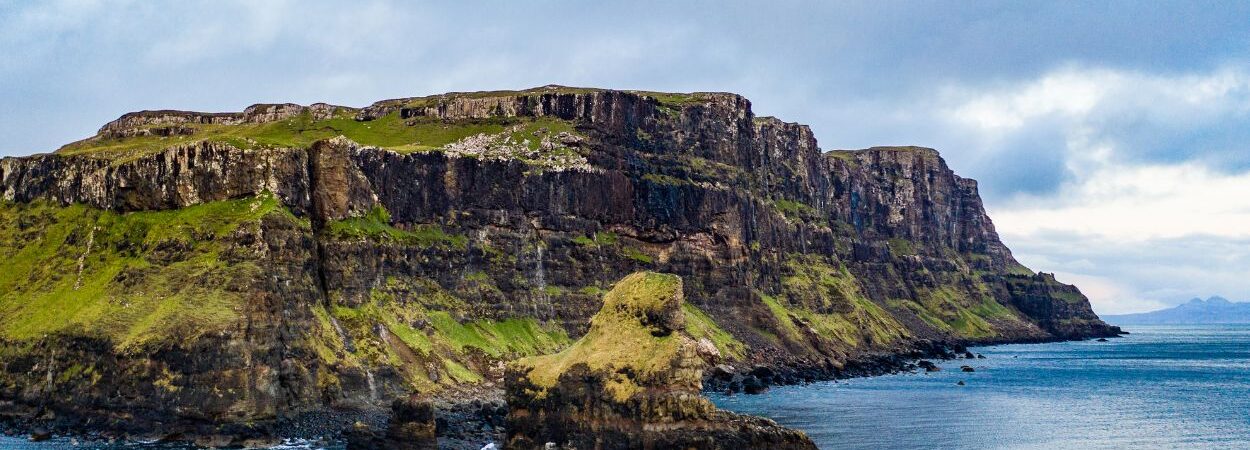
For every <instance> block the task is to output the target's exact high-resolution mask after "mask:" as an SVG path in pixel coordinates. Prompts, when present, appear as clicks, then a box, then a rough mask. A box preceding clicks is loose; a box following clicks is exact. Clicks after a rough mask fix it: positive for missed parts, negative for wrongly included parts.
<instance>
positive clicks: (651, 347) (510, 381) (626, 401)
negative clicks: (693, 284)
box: [506, 272, 815, 449]
mask: <svg viewBox="0 0 1250 450" xmlns="http://www.w3.org/2000/svg"><path fill="white" fill-rule="evenodd" d="M686 311H687V309H686V308H683V297H682V281H681V278H680V277H678V276H676V275H670V274H661V273H654V272H638V273H634V274H631V275H629V276H627V277H625V278H624V279H622V280H621V281H620V282H618V283H617V284H616V285H615V286H614V287H613V288H612V290H611V291H608V293H607V294H605V295H604V296H603V306H602V308H601V309H600V310H599V313H598V314H596V315H595V316H594V318H593V319H591V325H590V331H589V332H587V333H586V335H585V336H583V337H582V338H581V339H579V340H577V342H574V343H573V344H572V345H571V346H570V347H569V348H568V349H566V350H564V351H562V352H560V353H556V354H553V355H546V356H538V357H532V358H525V359H522V360H519V361H517V362H515V363H513V364H512V365H510V367H509V368H508V373H507V377H506V384H507V394H508V403H509V405H510V407H511V411H510V412H509V415H508V446H509V447H511V448H541V447H544V446H546V445H547V444H548V443H555V444H556V445H557V446H560V447H564V448H604V449H612V448H707V449H711V448H815V446H814V445H813V444H812V443H811V441H809V440H808V439H807V436H805V435H804V434H803V433H801V432H798V431H793V430H789V429H786V428H783V427H781V426H779V425H777V424H776V423H773V422H772V421H769V420H766V419H760V418H754V417H746V416H739V415H736V414H733V413H729V412H726V411H721V410H718V409H716V407H715V406H714V405H713V404H712V403H711V402H710V401H708V400H707V399H706V398H703V397H701V396H700V395H699V392H700V390H701V388H702V384H701V379H702V375H703V369H704V368H705V367H706V366H707V365H708V362H709V361H708V359H709V356H711V355H713V354H715V351H714V348H713V351H712V352H709V351H700V347H707V346H709V345H711V344H710V342H709V341H707V340H703V341H702V342H701V341H700V340H697V339H696V338H695V337H693V336H691V335H690V334H689V333H688V332H687V331H686V328H685V323H686V320H687V317H686V315H687V314H688V313H687V312H686ZM701 343H702V344H705V345H700V344H701Z"/></svg>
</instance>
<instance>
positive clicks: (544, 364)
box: [519, 272, 690, 402]
mask: <svg viewBox="0 0 1250 450" xmlns="http://www.w3.org/2000/svg"><path fill="white" fill-rule="evenodd" d="M681 289H682V284H681V278H679V277H677V276H676V275H669V274H660V273H654V272H639V273H635V274H632V275H629V276H627V277H625V278H624V279H622V280H621V281H619V282H617V283H616V286H614V287H613V288H612V290H611V291H608V293H607V294H605V295H604V297H603V307H602V309H600V310H599V313H598V314H595V317H594V318H592V319H591V322H590V331H588V332H587V333H586V335H585V336H583V337H582V338H581V339H578V340H577V342H574V343H573V345H571V346H569V347H568V348H566V349H564V350H563V351H561V352H560V353H556V354H552V355H546V356H538V357H532V358H526V359H523V360H521V361H520V362H519V363H520V364H522V365H524V366H527V367H530V368H531V369H530V372H529V379H530V381H532V382H533V383H534V384H535V385H537V386H539V387H540V388H550V387H553V386H555V384H556V382H557V381H558V380H559V377H560V375H561V374H563V373H564V372H565V371H566V370H568V369H569V368H570V367H572V366H574V365H577V364H585V365H586V366H587V367H588V368H589V369H590V370H591V371H595V372H600V373H608V374H611V378H610V379H608V380H607V382H606V386H605V387H606V389H607V391H608V393H609V394H611V395H612V397H613V398H614V399H615V400H617V401H619V402H624V401H626V400H628V399H629V398H630V397H632V396H633V395H634V393H636V392H638V391H639V390H641V389H642V387H641V385H640V383H644V382H645V381H646V380H653V379H656V378H658V377H666V376H667V375H668V374H669V373H670V371H671V369H672V362H673V361H674V359H675V358H677V357H679V352H680V350H681V347H682V345H683V344H684V343H689V342H690V341H689V338H688V337H686V336H684V335H682V334H680V333H669V334H663V335H658V336H657V335H655V334H654V333H653V331H654V330H653V327H651V326H648V325H646V323H645V322H643V321H642V319H643V318H647V317H660V316H664V315H665V314H666V311H669V310H671V309H672V308H678V307H679V305H675V304H673V303H674V302H677V303H680V302H681V301H682V300H681V298H682V297H681Z"/></svg>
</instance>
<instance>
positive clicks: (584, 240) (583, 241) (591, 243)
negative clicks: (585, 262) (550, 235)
mask: <svg viewBox="0 0 1250 450" xmlns="http://www.w3.org/2000/svg"><path fill="white" fill-rule="evenodd" d="M572 241H573V243H574V244H577V245H580V246H582V247H597V246H599V244H597V243H595V240H594V239H591V238H589V237H586V236H578V237H575V238H573V239H572Z"/></svg>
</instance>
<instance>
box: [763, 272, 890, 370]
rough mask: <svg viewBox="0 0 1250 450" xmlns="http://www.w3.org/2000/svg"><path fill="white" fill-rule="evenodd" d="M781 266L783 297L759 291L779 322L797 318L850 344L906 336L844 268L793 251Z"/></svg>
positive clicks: (822, 332)
mask: <svg viewBox="0 0 1250 450" xmlns="http://www.w3.org/2000/svg"><path fill="white" fill-rule="evenodd" d="M785 267H786V273H787V274H786V275H785V276H783V277H782V294H783V296H784V298H781V299H778V298H773V297H769V296H766V295H762V297H764V301H765V304H767V305H768V307H769V308H770V310H772V311H773V313H774V315H776V316H778V318H779V320H780V319H781V318H782V317H783V316H785V317H788V316H794V317H798V318H799V319H800V320H801V321H802V322H803V324H804V325H806V326H808V327H810V328H812V329H813V330H815V331H816V332H817V334H819V335H821V336H823V337H826V338H829V339H833V340H835V341H840V342H841V343H843V344H844V345H845V346H847V347H851V348H857V347H866V346H871V345H883V344H888V343H890V342H894V341H897V340H899V339H902V338H906V337H907V336H909V335H910V333H909V332H908V331H907V329H906V328H905V327H904V326H903V325H902V324H901V323H899V322H898V321H897V320H895V319H894V317H893V316H892V315H890V313H889V312H887V311H885V310H884V309H882V308H881V307H880V306H878V305H877V304H876V303H873V302H872V301H871V300H869V299H868V298H867V297H865V296H864V294H863V292H862V291H861V290H860V287H859V282H858V280H856V278H855V276H854V275H852V274H851V272H850V271H849V270H847V269H846V267H845V266H841V265H839V266H837V267H834V266H833V265H831V264H830V263H829V262H827V261H826V260H824V259H822V258H821V257H819V256H815V255H802V254H794V255H790V256H789V257H788V258H787V259H786V266H785ZM783 313H784V314H783ZM783 325H785V324H784V321H783Z"/></svg>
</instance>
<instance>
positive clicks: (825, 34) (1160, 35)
mask: <svg viewBox="0 0 1250 450" xmlns="http://www.w3.org/2000/svg"><path fill="white" fill-rule="evenodd" d="M0 55H3V56H0V156H12V155H28V154H32V153H41V152H48V151H52V150H55V149H56V148H57V147H59V146H60V145H63V144H65V143H68V142H71V141H74V140H77V139H81V138H84V137H87V136H90V135H93V134H94V133H95V131H96V130H97V129H98V128H99V127H100V126H101V125H103V124H104V123H105V122H107V121H109V120H112V119H114V118H116V117H118V116H120V115H121V114H123V113H125V112H128V111H137V110H142V109H184V110H197V111H240V110H242V109H243V108H244V107H246V106H248V105H250V104H253V103H271V102H295V103H301V104H309V103H313V102H328V103H333V104H340V105H349V106H364V105H367V104H369V103H372V102H373V101H376V100H380V99H386V98H397V97H408V96H417V95H429V94H437V93H442V92H448V91H476V90H493V89H520V88H528V87H535V86H541V85H546V84H562V85H569V86H593V87H606V88H616V89H644V90H655V91H677V92H691V91H728V92H736V93H739V94H742V95H744V96H746V97H747V98H749V99H751V100H752V104H753V107H754V110H755V112H756V114H758V115H771V116H776V117H779V118H781V119H783V120H786V121H792V122H799V123H804V124H808V125H810V126H811V127H812V129H813V131H814V132H815V133H816V136H817V138H818V140H819V142H820V144H821V147H822V148H824V149H826V150H832V149H854V148H866V147H870V146H874V145H920V146H926V147H932V148H936V149H938V150H939V151H940V152H941V154H942V155H943V157H944V158H945V159H946V161H947V163H948V164H949V165H950V166H951V167H952V168H953V169H954V170H955V171H956V172H957V173H959V174H960V175H962V176H965V177H970V178H975V179H977V180H979V181H980V183H981V194H982V196H983V197H984V198H985V202H986V207H987V209H988V210H989V212H990V216H991V218H992V219H993V220H994V222H995V224H996V225H997V227H998V230H999V233H1000V234H1001V236H1002V238H1003V240H1004V242H1005V243H1006V244H1007V245H1008V246H1009V247H1010V248H1011V249H1012V250H1013V251H1014V253H1015V255H1016V257H1017V258H1018V259H1019V260H1020V261H1021V262H1023V263H1024V264H1025V265H1027V266H1029V267H1031V268H1033V269H1034V270H1041V271H1045V272H1054V273H1056V274H1057V276H1058V278H1059V279H1060V280H1061V281H1065V282H1069V283H1075V284H1077V286H1079V287H1080V288H1081V289H1082V291H1083V292H1085V293H1086V294H1087V295H1088V296H1089V297H1090V299H1091V301H1092V302H1093V306H1094V309H1095V311H1097V312H1099V313H1104V314H1114V313H1125V312H1138V311H1146V310H1152V309H1157V308H1161V307H1166V306H1169V305H1174V304H1178V303H1182V302H1184V301H1187V300H1188V299H1189V298H1192V297H1196V296H1200V297H1207V296H1209V295H1216V294H1218V295H1223V296H1225V297H1228V298H1230V299H1233V300H1250V245H1248V244H1250V2H1206V1H1179V2H1170V1H1150V2H1140V1H1097V2H1078V1H1065V2H1054V1H1039V2H1029V1H1011V2H994V1H978V2H938V1H914V2H895V1H870V2H798V1H777V2H767V3H765V2H758V3H748V2H707V1H685V2H671V1H662V2H648V1H634V2H619V3H617V2H578V1H528V2H515V1H498V2H492V1H464V2H438V3H434V2H429V3H424V2H415V1H394V2H392V1H370V0H364V1H353V2H341V3H339V2H322V1H298V2H297V1H281V0H274V1H263V2H250V1H237V2H236V1H178V2H174V1H156V2H154V1H125V0H120V1H112V2H107V3H105V2H96V1H57V0H48V1H29V2H27V1H13V0H0Z"/></svg>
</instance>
